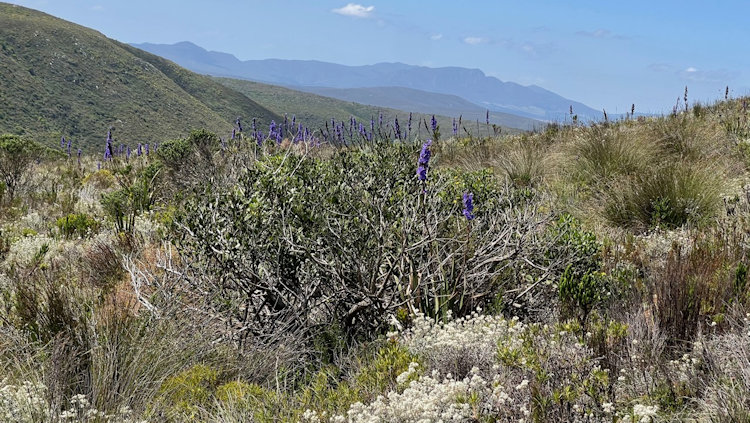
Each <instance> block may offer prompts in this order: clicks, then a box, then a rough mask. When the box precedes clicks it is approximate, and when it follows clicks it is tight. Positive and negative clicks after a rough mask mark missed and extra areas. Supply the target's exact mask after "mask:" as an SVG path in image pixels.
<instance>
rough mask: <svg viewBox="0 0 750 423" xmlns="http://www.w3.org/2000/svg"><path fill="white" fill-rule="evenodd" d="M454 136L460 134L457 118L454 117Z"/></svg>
mask: <svg viewBox="0 0 750 423" xmlns="http://www.w3.org/2000/svg"><path fill="white" fill-rule="evenodd" d="M453 136H454V137H455V136H458V124H457V123H456V118H453Z"/></svg>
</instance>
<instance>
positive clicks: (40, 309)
mask: <svg viewBox="0 0 750 423" xmlns="http://www.w3.org/2000/svg"><path fill="white" fill-rule="evenodd" d="M744 104H745V100H744V99H740V100H732V99H726V100H725V101H723V102H721V103H717V104H714V105H701V106H700V107H698V106H696V107H694V108H693V109H689V108H688V109H687V110H684V109H682V108H680V109H679V110H676V111H675V113H674V114H673V115H671V116H668V117H659V118H648V119H646V118H640V119H638V120H634V119H631V118H628V119H625V120H621V121H612V120H609V121H606V122H600V123H592V124H588V125H584V124H581V123H580V122H578V121H577V119H575V120H573V121H572V122H570V124H558V125H550V126H549V127H548V128H547V129H546V130H544V131H541V132H536V133H526V134H520V135H511V134H509V135H502V134H494V133H491V132H487V133H482V132H481V131H477V132H470V131H469V130H468V129H466V128H465V127H464V126H463V123H462V120H461V119H460V118H459V119H457V120H456V121H455V123H454V125H453V127H452V133H451V131H450V130H447V131H446V130H443V131H441V128H440V123H439V122H438V120H437V119H436V118H434V117H427V118H421V119H420V118H416V119H414V120H412V119H406V120H404V119H403V118H401V120H400V121H399V117H387V116H386V117H383V116H381V115H375V116H372V118H371V120H370V121H367V122H360V121H358V120H357V118H354V117H351V118H349V120H348V121H347V120H343V121H341V120H337V119H333V120H332V121H330V122H328V124H327V125H325V126H324V127H321V128H309V127H306V126H305V125H304V123H301V122H299V121H298V120H297V117H296V116H294V115H292V116H291V117H289V116H286V117H285V118H283V119H280V120H279V122H278V123H277V122H276V121H275V120H272V121H271V122H270V124H269V125H261V123H260V122H259V121H258V120H254V119H248V120H247V122H246V121H245V120H243V119H241V118H237V119H233V120H234V121H235V126H234V128H233V130H232V132H231V133H230V132H229V131H225V132H226V133H225V134H220V135H215V134H213V133H211V132H208V131H206V130H197V131H193V132H192V133H190V135H189V136H187V137H185V138H181V139H172V140H164V139H155V140H148V142H143V140H142V142H141V143H130V145H128V144H126V143H125V142H124V140H122V141H120V140H116V139H115V137H114V136H113V135H112V133H111V132H110V133H108V134H107V133H106V131H102V133H103V135H102V143H101V152H100V153H97V154H96V155H89V154H83V153H81V152H80V151H78V148H77V145H76V144H74V143H71V142H70V141H69V140H61V143H60V146H59V148H53V149H45V148H42V147H41V146H40V145H38V144H37V143H35V142H34V140H33V139H29V138H24V137H19V136H15V135H4V136H2V138H0V172H2V174H1V176H2V178H3V179H2V182H0V200H1V201H0V207H1V210H2V214H0V216H1V217H0V225H1V226H0V260H1V262H0V335H2V336H0V362H1V364H2V366H0V367H1V368H2V369H3V370H2V372H1V373H0V416H2V419H3V420H4V421H13V422H45V421H77V422H136V421H168V422H185V421H216V422H219V421H221V422H227V421H228V422H234V421H236V422H245V421H261V422H271V421H274V422H275V421H307V422H344V421H351V422H360V421H361V422H364V421H401V422H412V421H414V422H416V421H441V420H442V421H486V422H503V421H540V422H543V421H607V422H610V421H622V422H633V421H641V422H648V421H661V420H683V419H695V420H698V421H727V422H729V421H738V420H739V421H742V420H744V419H746V418H747V416H748V415H749V414H750V405H748V401H747V397H748V392H750V381H747V380H744V379H743V378H742V374H743V373H742V372H743V371H742V369H743V366H746V364H747V361H748V356H747V345H746V344H747V332H748V330H750V328H748V323H747V322H748V320H747V316H750V314H748V313H749V312H750V310H748V308H747V307H748V301H749V299H750V297H749V296H748V292H747V287H748V284H747V278H748V272H747V266H748V242H747V241H748V240H747V230H748V229H749V228H748V213H750V206H748V198H750V197H749V196H748V192H749V191H747V189H746V188H745V187H744V185H743V184H744V183H745V180H746V177H747V169H748V166H749V165H750V160H748V156H747V154H748V149H747V148H746V144H747V142H748V140H747V139H746V136H745V134H747V133H750V132H749V131H750V129H749V128H748V127H747V119H746V116H747V109H746V107H745V106H744ZM486 124H487V122H485V125H486ZM418 128H419V129H418ZM460 128H463V130H464V132H463V133H462V132H461V129H460ZM105 134H106V136H105Z"/></svg>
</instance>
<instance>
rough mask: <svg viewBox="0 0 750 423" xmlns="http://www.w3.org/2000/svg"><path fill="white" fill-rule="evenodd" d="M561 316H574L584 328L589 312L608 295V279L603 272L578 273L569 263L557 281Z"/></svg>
mask: <svg viewBox="0 0 750 423" xmlns="http://www.w3.org/2000/svg"><path fill="white" fill-rule="evenodd" d="M558 292H559V296H560V303H561V305H562V311H563V313H564V314H563V316H564V315H565V314H570V315H572V316H574V317H575V318H576V319H577V320H578V323H579V324H580V325H581V327H582V328H583V329H584V331H585V329H586V324H587V321H588V317H589V314H590V313H591V312H592V311H593V310H594V308H595V307H596V306H598V305H599V304H601V303H602V302H604V301H605V300H606V299H607V298H608V297H609V292H610V291H609V281H608V279H607V275H606V274H604V273H596V272H584V273H583V274H581V273H578V272H576V271H575V270H574V268H573V265H572V264H569V265H568V267H567V268H566V269H565V272H563V274H562V275H561V276H560V282H559V283H558Z"/></svg>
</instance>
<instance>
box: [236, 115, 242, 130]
mask: <svg viewBox="0 0 750 423" xmlns="http://www.w3.org/2000/svg"><path fill="white" fill-rule="evenodd" d="M235 123H236V124H237V130H238V131H239V132H242V122H240V118H239V116H238V117H237V120H236V121H235Z"/></svg>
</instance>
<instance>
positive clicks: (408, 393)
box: [303, 313, 616, 423]
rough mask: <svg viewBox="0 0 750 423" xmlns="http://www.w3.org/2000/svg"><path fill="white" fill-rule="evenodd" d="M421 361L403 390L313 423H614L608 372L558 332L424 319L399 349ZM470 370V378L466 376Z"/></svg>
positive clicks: (501, 321)
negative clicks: (593, 422)
mask: <svg viewBox="0 0 750 423" xmlns="http://www.w3.org/2000/svg"><path fill="white" fill-rule="evenodd" d="M395 342H398V343H401V344H403V346H404V347H405V348H406V349H407V350H408V351H409V352H410V353H412V354H414V355H416V356H418V357H420V358H421V359H422V360H423V365H424V369H423V371H422V373H421V376H417V377H415V375H418V369H419V367H420V366H419V365H417V364H416V363H414V364H412V365H410V366H409V368H408V369H407V370H406V371H405V372H403V373H402V374H401V375H399V376H398V377H397V382H398V387H397V388H396V389H394V390H391V391H389V392H386V393H384V394H382V395H379V396H377V397H376V398H375V399H374V400H373V401H371V402H369V403H362V402H357V403H355V404H353V405H352V406H351V407H350V408H349V410H348V411H347V413H346V414H339V415H334V416H326V415H325V414H324V413H317V412H315V411H313V410H308V412H307V413H306V414H305V416H303V417H304V420H305V421H308V422H318V421H320V422H324V421H328V422H352V423H354V422H404V423H406V422H432V421H435V422H437V421H444V422H449V421H456V422H458V421H462V422H464V421H492V422H499V421H612V419H613V417H614V416H615V408H616V407H615V405H614V404H613V403H612V402H611V401H609V400H608V397H607V395H606V392H607V386H608V380H609V379H608V372H606V371H604V370H601V369H600V368H599V367H598V366H597V362H596V360H594V359H592V358H591V356H592V353H591V351H590V350H588V348H587V347H585V346H584V345H583V344H581V343H580V342H579V341H578V339H577V338H576V336H575V335H574V334H573V333H572V332H570V331H567V330H563V329H560V328H556V327H550V326H540V325H526V324H523V323H521V322H519V321H518V320H517V319H513V320H508V319H505V318H503V317H501V316H486V315H480V314H479V313H474V314H473V315H472V316H471V317H469V318H462V319H456V320H454V321H448V322H444V323H440V322H436V321H434V320H431V319H428V318H426V317H424V316H421V315H418V316H417V317H416V318H415V320H414V324H413V327H412V328H410V329H407V330H406V331H403V332H402V333H400V335H398V336H397V338H396V341H395ZM467 367H468V370H466V368H467Z"/></svg>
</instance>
